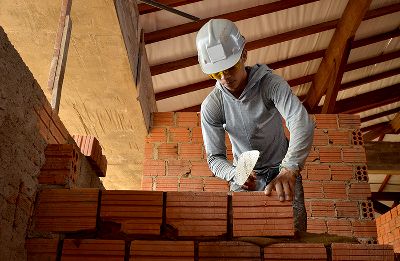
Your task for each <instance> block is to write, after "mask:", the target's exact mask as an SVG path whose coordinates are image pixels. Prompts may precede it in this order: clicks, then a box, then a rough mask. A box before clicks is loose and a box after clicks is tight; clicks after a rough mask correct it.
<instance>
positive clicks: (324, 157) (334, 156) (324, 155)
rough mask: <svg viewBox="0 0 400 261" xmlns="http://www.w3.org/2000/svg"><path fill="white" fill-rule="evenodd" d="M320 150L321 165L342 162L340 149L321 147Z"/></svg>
mask: <svg viewBox="0 0 400 261" xmlns="http://www.w3.org/2000/svg"><path fill="white" fill-rule="evenodd" d="M318 150H319V159H320V161H321V163H326V162H332V163H334V162H342V150H341V148H340V147H319V148H318Z"/></svg>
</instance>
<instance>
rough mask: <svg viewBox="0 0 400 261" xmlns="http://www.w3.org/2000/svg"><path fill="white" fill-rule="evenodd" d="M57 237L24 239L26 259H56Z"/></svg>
mask: <svg viewBox="0 0 400 261" xmlns="http://www.w3.org/2000/svg"><path fill="white" fill-rule="evenodd" d="M57 246H58V240H57V239H44V238H32V239H27V240H26V241H25V249H26V252H27V260H28V261H41V260H56V258H57Z"/></svg>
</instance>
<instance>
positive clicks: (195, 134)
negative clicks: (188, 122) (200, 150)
mask: <svg viewBox="0 0 400 261" xmlns="http://www.w3.org/2000/svg"><path fill="white" fill-rule="evenodd" d="M191 132H192V140H191V141H192V142H193V143H203V134H202V132H201V127H193V128H192V131H191Z"/></svg>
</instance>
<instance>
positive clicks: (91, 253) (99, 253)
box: [61, 239, 125, 261]
mask: <svg viewBox="0 0 400 261" xmlns="http://www.w3.org/2000/svg"><path fill="white" fill-rule="evenodd" d="M124 256H125V242H124V241H123V240H101V239H65V240H64V245H63V249H62V257H61V260H66V261H73V260H74V261H75V260H76V261H86V260H100V261H106V260H124Z"/></svg>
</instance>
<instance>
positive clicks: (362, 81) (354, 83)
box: [340, 67, 400, 90]
mask: <svg viewBox="0 0 400 261" xmlns="http://www.w3.org/2000/svg"><path fill="white" fill-rule="evenodd" d="M398 74H400V67H399V68H395V69H392V70H389V71H386V72H382V73H377V74H374V75H371V76H368V77H365V78H362V79H359V80H355V81H351V82H347V83H343V84H342V86H341V87H340V89H341V90H346V89H350V88H353V87H356V86H360V85H363V84H367V83H371V82H375V81H378V80H382V79H385V78H389V77H392V76H395V75H398Z"/></svg>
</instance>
